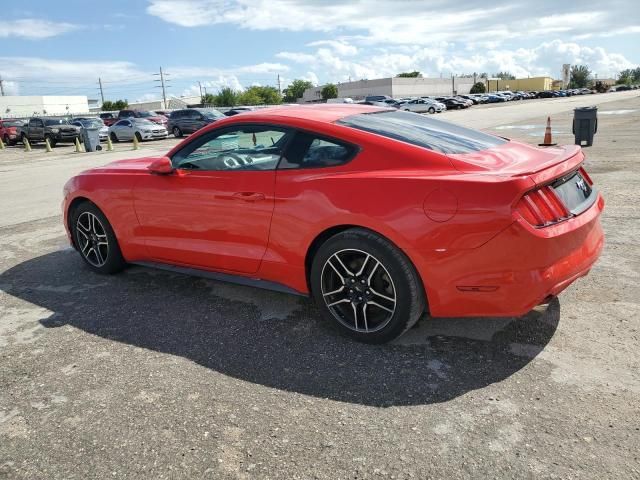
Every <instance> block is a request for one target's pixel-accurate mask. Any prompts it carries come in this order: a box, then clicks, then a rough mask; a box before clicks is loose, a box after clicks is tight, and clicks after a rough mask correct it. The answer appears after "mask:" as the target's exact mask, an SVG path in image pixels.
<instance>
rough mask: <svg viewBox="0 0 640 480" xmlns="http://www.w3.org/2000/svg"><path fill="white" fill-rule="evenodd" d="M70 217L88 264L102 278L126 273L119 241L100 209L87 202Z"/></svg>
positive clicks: (80, 250)
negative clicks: (104, 275)
mask: <svg viewBox="0 0 640 480" xmlns="http://www.w3.org/2000/svg"><path fill="white" fill-rule="evenodd" d="M70 216H71V231H72V233H73V241H74V244H75V246H76V250H78V253H79V254H80V256H81V257H82V260H84V263H86V264H87V265H88V266H89V268H90V269H91V270H92V271H94V272H96V273H100V274H112V273H117V272H119V271H121V270H123V269H124V267H125V266H126V262H125V260H124V258H123V257H122V252H121V251H120V246H119V245H118V239H117V238H116V235H115V233H114V232H113V229H112V228H111V224H110V223H109V221H108V220H107V217H105V216H104V214H103V213H102V212H101V211H100V209H99V208H98V207H96V206H95V205H94V204H93V203H90V202H83V203H81V204H80V205H78V206H77V207H76V208H75V209H74V210H73V212H72V213H71V215H70ZM102 242H104V243H102Z"/></svg>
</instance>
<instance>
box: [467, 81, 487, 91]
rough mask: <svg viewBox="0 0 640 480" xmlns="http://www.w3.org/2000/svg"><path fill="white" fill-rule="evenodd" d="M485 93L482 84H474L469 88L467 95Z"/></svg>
mask: <svg viewBox="0 0 640 480" xmlns="http://www.w3.org/2000/svg"><path fill="white" fill-rule="evenodd" d="M486 91H487V89H486V87H485V85H484V82H476V83H474V84H473V86H472V87H471V90H470V91H469V93H485V92H486Z"/></svg>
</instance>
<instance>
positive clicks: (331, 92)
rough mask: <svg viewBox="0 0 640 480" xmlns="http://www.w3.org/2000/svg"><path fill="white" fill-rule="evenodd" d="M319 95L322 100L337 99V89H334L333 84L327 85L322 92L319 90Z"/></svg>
mask: <svg viewBox="0 0 640 480" xmlns="http://www.w3.org/2000/svg"><path fill="white" fill-rule="evenodd" d="M320 95H321V96H322V99H323V100H329V99H330V98H338V87H336V86H335V85H334V84H333V83H327V84H326V85H325V86H324V87H322V90H320Z"/></svg>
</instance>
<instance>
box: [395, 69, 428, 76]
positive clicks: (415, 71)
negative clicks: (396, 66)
mask: <svg viewBox="0 0 640 480" xmlns="http://www.w3.org/2000/svg"><path fill="white" fill-rule="evenodd" d="M396 77H398V78H422V74H421V73H420V72H418V71H417V70H414V71H413V72H402V73H399V74H397V75H396Z"/></svg>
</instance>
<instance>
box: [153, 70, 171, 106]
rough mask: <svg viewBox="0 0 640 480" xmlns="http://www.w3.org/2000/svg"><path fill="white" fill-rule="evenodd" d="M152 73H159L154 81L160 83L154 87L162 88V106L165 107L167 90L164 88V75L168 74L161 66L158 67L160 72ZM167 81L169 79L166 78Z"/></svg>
mask: <svg viewBox="0 0 640 480" xmlns="http://www.w3.org/2000/svg"><path fill="white" fill-rule="evenodd" d="M154 75H160V80H154V81H155V82H160V85H156V87H160V88H162V108H167V90H166V88H165V80H164V77H165V75H167V76H168V75H169V74H168V73H165V72H163V71H162V67H160V73H154ZM167 82H169V80H167Z"/></svg>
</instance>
